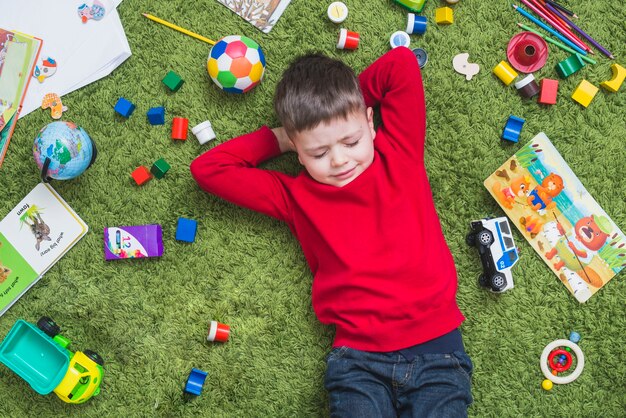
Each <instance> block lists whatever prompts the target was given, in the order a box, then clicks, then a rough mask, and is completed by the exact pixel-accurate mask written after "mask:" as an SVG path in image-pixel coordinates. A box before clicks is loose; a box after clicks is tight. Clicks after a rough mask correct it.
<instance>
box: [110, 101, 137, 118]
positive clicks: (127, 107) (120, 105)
mask: <svg viewBox="0 0 626 418" xmlns="http://www.w3.org/2000/svg"><path fill="white" fill-rule="evenodd" d="M114 109H115V111H116V112H117V113H119V114H120V115H122V116H124V117H125V118H129V117H130V115H132V114H133V112H134V111H135V105H134V104H132V103H131V102H129V101H128V100H126V99H125V98H123V97H120V98H119V99H118V100H117V103H115V108H114Z"/></svg>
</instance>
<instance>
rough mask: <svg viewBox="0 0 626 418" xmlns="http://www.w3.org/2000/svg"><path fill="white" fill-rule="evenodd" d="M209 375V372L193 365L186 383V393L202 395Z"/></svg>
mask: <svg viewBox="0 0 626 418" xmlns="http://www.w3.org/2000/svg"><path fill="white" fill-rule="evenodd" d="M207 375H208V373H207V372H205V371H203V370H200V369H196V368H195V367H193V368H192V369H191V372H190V373H189V377H188V378H187V383H186V384H185V393H189V394H191V395H195V396H200V394H201V393H202V387H203V386H204V381H205V380H206V377H207Z"/></svg>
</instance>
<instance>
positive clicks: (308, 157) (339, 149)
mask: <svg viewBox="0 0 626 418" xmlns="http://www.w3.org/2000/svg"><path fill="white" fill-rule="evenodd" d="M373 115H374V111H373V110H372V108H371V107H368V108H367V110H366V111H365V112H362V111H357V112H353V113H351V114H350V115H348V117H347V118H346V119H343V118H338V119H333V120H332V121H330V122H325V123H321V124H319V125H318V126H317V127H315V128H313V129H311V130H308V131H303V132H298V133H297V134H295V135H294V137H293V138H291V141H292V143H293V146H294V148H295V149H296V152H297V153H298V159H299V160H300V163H301V164H302V165H303V166H304V168H306V170H307V171H308V173H309V174H310V175H311V177H313V178H314V179H315V180H317V181H318V182H320V183H324V184H329V185H331V186H336V187H343V186H345V185H346V184H348V183H350V182H351V181H352V180H354V179H355V178H357V177H358V176H359V175H361V173H363V172H364V171H365V170H366V169H367V168H368V167H369V166H370V164H372V161H373V160H374V137H375V136H376V131H375V130H374V119H373Z"/></svg>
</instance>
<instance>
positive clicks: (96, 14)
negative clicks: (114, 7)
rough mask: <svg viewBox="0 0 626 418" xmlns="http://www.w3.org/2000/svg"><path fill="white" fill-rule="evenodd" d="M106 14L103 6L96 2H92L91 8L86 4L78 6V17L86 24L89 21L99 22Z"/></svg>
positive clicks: (95, 0) (96, 0)
mask: <svg viewBox="0 0 626 418" xmlns="http://www.w3.org/2000/svg"><path fill="white" fill-rule="evenodd" d="M106 12H107V11H106V8H105V7H104V5H103V4H102V3H101V2H99V1H98V0H94V1H93V5H92V6H91V7H89V5H88V4H87V3H83V4H81V5H80V6H78V17H80V20H82V21H83V23H87V21H88V20H89V19H93V20H101V19H102V18H103V17H104V15H105V14H106Z"/></svg>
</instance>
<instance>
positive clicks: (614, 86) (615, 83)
mask: <svg viewBox="0 0 626 418" xmlns="http://www.w3.org/2000/svg"><path fill="white" fill-rule="evenodd" d="M611 71H613V78H611V79H610V80H607V81H603V82H602V83H600V87H603V88H605V89H607V90H608V91H610V92H612V93H617V90H619V88H620V87H621V86H622V83H623V82H624V79H625V78H626V69H624V67H622V66H621V65H619V64H613V65H611Z"/></svg>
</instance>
